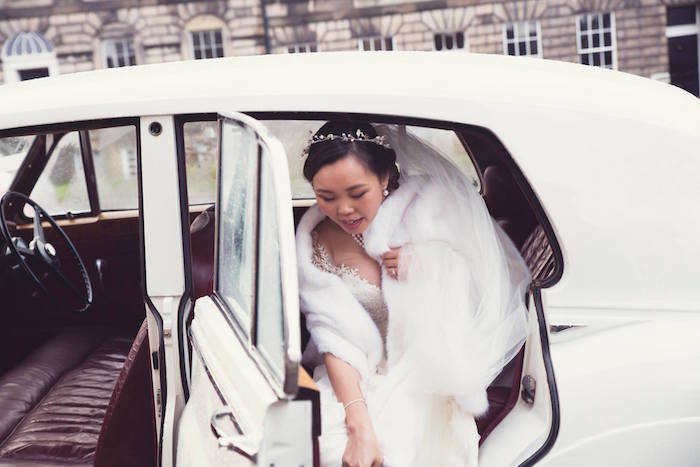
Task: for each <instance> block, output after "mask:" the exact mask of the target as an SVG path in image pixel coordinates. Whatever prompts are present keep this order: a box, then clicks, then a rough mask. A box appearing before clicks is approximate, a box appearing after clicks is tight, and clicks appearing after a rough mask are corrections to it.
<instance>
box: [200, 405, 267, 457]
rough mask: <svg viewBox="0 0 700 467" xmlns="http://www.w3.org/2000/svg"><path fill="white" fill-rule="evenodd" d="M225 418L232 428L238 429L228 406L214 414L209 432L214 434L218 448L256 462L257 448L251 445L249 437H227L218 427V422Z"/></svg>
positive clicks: (240, 435) (241, 435)
mask: <svg viewBox="0 0 700 467" xmlns="http://www.w3.org/2000/svg"><path fill="white" fill-rule="evenodd" d="M227 417H228V418H230V419H231V421H232V422H233V424H234V426H235V427H236V428H237V429H239V426H238V422H236V417H235V416H234V415H233V409H231V407H230V406H228V405H226V406H224V407H222V408H221V409H219V410H217V411H216V412H214V414H213V415H212V416H211V421H210V423H209V424H210V426H211V431H212V433H214V436H216V439H217V441H218V443H219V447H222V448H227V449H231V450H232V451H236V452H238V453H239V454H242V455H243V456H245V457H247V458H248V459H250V460H251V461H253V462H257V457H258V448H257V447H255V443H253V441H252V440H251V439H250V437H248V436H246V435H243V434H239V435H229V434H227V433H225V432H224V430H223V429H222V428H221V427H220V426H219V420H221V419H222V418H227ZM239 431H240V429H239Z"/></svg>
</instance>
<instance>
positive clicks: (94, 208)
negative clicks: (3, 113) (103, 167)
mask: <svg viewBox="0 0 700 467" xmlns="http://www.w3.org/2000/svg"><path fill="white" fill-rule="evenodd" d="M140 125H141V121H140V118H139V117H119V118H109V119H100V120H82V121H76V122H66V123H57V124H48V125H35V126H26V127H18V128H12V129H7V130H1V131H0V138H6V137H10V136H34V137H35V139H34V141H32V146H30V149H29V152H28V153H27V155H26V157H25V158H24V160H23V161H22V164H21V165H20V167H19V168H18V169H17V172H16V173H15V178H14V179H13V180H12V183H11V184H10V186H9V187H8V191H18V192H20V193H24V194H26V195H27V196H30V194H31V192H32V190H33V189H34V186H35V185H36V183H37V182H38V181H39V177H40V176H41V174H42V173H43V172H44V170H45V168H46V165H47V164H48V161H49V160H50V159H51V157H53V149H52V150H51V151H52V152H51V157H44V156H45V152H42V151H40V150H38V149H37V150H34V151H33V146H34V144H35V143H36V142H37V140H36V136H38V135H42V134H49V133H54V134H55V133H64V134H67V133H70V132H73V131H77V132H78V135H79V141H80V152H81V161H82V163H83V171H84V173H85V183H86V189H87V195H88V201H89V203H90V209H89V210H88V211H84V212H80V213H68V212H67V213H65V214H52V215H51V217H53V218H54V219H57V220H59V219H78V218H85V217H95V216H97V215H99V214H100V213H102V212H121V211H133V209H110V210H103V209H102V208H101V207H100V202H99V195H98V192H97V176H96V174H95V166H94V163H93V160H92V151H91V150H92V147H91V146H90V136H89V133H88V132H89V131H90V130H100V129H105V128H113V127H123V126H133V127H134V129H135V132H136V154H137V160H140V157H141V156H140V152H141V142H140ZM61 138H62V137H61ZM58 141H60V138H59V140H57V141H56V142H55V143H57V142H58ZM48 149H49V148H45V151H48ZM137 175H138V177H139V181H138V183H139V185H140V183H141V182H140V174H137ZM17 214H18V215H19V218H20V219H22V221H24V222H29V221H31V219H30V218H28V217H27V216H25V215H24V214H23V213H22V212H21V211H18V212H17Z"/></svg>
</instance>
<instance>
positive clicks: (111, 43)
mask: <svg viewBox="0 0 700 467" xmlns="http://www.w3.org/2000/svg"><path fill="white" fill-rule="evenodd" d="M117 43H121V44H122V46H126V52H127V53H126V56H125V58H126V59H127V60H129V59H130V58H131V57H133V59H134V63H126V64H125V65H115V66H111V67H110V66H109V65H108V63H107V60H108V59H109V58H114V57H115V56H116V57H117V59H118V58H119V54H118V53H117V51H116V44H117ZM129 45H130V46H131V48H129ZM100 46H101V50H102V66H103V67H104V68H123V67H127V66H134V65H138V60H137V56H136V41H135V40H134V37H133V36H123V37H115V38H109V39H102V40H101V44H100ZM111 48H114V55H111V54H110V53H109V52H110V49H111ZM129 51H131V52H132V53H129ZM117 63H118V62H117Z"/></svg>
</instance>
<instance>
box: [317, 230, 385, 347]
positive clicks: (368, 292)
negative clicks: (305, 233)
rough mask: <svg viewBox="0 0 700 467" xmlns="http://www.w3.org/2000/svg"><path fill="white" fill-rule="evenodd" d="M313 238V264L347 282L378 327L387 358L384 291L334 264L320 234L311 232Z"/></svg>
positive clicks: (355, 273) (354, 271)
mask: <svg viewBox="0 0 700 467" xmlns="http://www.w3.org/2000/svg"><path fill="white" fill-rule="evenodd" d="M311 238H312V240H313V254H312V256H311V263H312V264H313V265H314V266H316V267H317V268H319V269H320V270H321V271H324V272H330V273H331V274H335V275H336V276H338V277H340V278H341V279H342V280H343V282H345V284H346V285H347V286H348V288H349V289H350V293H352V295H353V296H354V297H355V298H356V299H357V301H358V302H360V305H362V307H363V308H364V309H365V310H367V313H369V316H370V317H371V318H372V321H374V324H376V325H377V329H379V334H380V335H381V337H382V342H383V343H384V356H385V357H386V333H387V326H388V324H389V313H388V309H387V306H386V303H385V302H384V295H383V294H382V289H380V288H379V287H377V286H376V285H374V284H372V283H371V282H369V281H368V280H367V279H365V278H363V277H361V276H360V274H359V273H358V271H357V269H356V268H350V267H348V266H346V265H344V264H341V265H340V266H336V265H335V264H333V260H332V259H331V256H330V254H329V253H328V251H327V250H326V248H325V247H324V246H323V244H322V243H321V242H320V241H319V240H318V233H317V232H316V231H315V230H313V231H312V232H311Z"/></svg>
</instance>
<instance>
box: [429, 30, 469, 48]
mask: <svg viewBox="0 0 700 467" xmlns="http://www.w3.org/2000/svg"><path fill="white" fill-rule="evenodd" d="M457 34H463V35H464V47H462V48H459V47H456V45H457ZM438 35H439V36H442V42H443V48H442V50H439V52H468V51H469V44H467V32H466V31H442V32H434V33H433V50H436V51H438V49H437V47H435V36H438ZM447 36H452V41H453V44H454V45H455V47H452V48H451V49H447V48H445V47H444V45H445V37H447Z"/></svg>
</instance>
